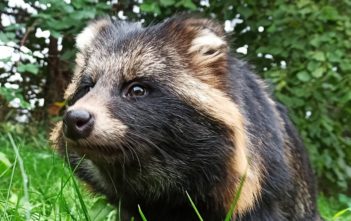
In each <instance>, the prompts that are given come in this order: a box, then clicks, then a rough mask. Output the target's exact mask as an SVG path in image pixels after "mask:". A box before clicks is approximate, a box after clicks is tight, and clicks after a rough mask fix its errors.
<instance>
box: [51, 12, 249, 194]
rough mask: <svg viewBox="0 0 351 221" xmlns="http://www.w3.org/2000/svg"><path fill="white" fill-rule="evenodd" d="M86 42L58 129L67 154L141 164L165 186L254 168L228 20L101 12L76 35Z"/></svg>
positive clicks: (147, 174)
mask: <svg viewBox="0 0 351 221" xmlns="http://www.w3.org/2000/svg"><path fill="white" fill-rule="evenodd" d="M77 47H78V49H79V53H78V54H77V59H76V70H75V75H74V77H73V80H72V82H71V84H70V85H69V86H68V88H67V90H66V93H65V98H66V99H67V101H68V105H69V106H68V108H67V111H66V113H65V114H64V116H63V121H62V122H60V123H58V124H57V126H56V128H55V130H54V132H53V134H52V140H53V142H54V143H55V144H56V146H57V148H58V149H59V150H60V151H61V152H63V153H65V151H66V148H67V152H69V153H74V154H77V155H79V156H83V155H84V156H85V158H87V159H90V160H91V161H92V162H94V163H96V164H98V165H101V164H110V165H115V164H114V163H116V162H118V164H117V165H119V166H120V167H123V168H124V167H126V168H128V166H129V170H128V171H132V170H138V169H140V170H142V171H143V172H142V175H141V176H143V177H144V178H145V177H147V179H148V182H149V184H150V182H151V181H150V180H153V181H155V180H156V181H155V182H159V184H160V183H162V186H167V184H169V185H173V184H174V185H180V186H182V188H186V187H184V186H186V184H185V185H184V183H189V185H190V183H191V182H192V181H196V183H200V185H201V182H203V183H206V182H210V183H211V182H212V183H214V182H218V180H219V177H217V176H212V175H211V176H210V175H209V174H224V175H223V176H225V173H228V171H231V170H234V171H235V172H237V173H238V174H240V175H242V174H243V173H244V172H245V170H246V169H247V160H246V153H245V151H246V150H245V145H246V143H245V142H246V139H245V132H244V125H243V124H244V123H243V117H242V115H241V114H240V110H239V108H238V107H237V105H236V104H235V102H234V101H233V100H232V98H230V96H228V95H229V92H228V91H229V90H230V85H228V84H229V82H228V74H229V71H228V69H229V64H228V63H229V61H228V59H229V58H228V53H229V52H228V45H227V41H226V40H225V36H224V33H223V31H222V27H221V26H220V25H218V24H216V23H214V22H212V21H210V20H206V19H194V18H172V19H169V20H167V21H165V22H164V23H161V24H159V25H155V26H151V27H146V28H143V27H141V26H140V25H139V24H137V23H126V22H115V21H111V20H110V19H102V20H98V21H95V22H92V23H91V24H90V25H89V26H88V27H86V28H85V29H84V30H83V32H82V33H81V34H79V35H78V36H77ZM233 146H235V147H236V149H235V151H234V149H233ZM234 152H235V154H234ZM121 165H122V166H121ZM132 165H133V166H134V167H133V166H132ZM223 168H229V169H225V170H223ZM116 170H118V169H117V168H116ZM131 173H132V172H131ZM133 174H135V173H133ZM135 177H138V176H135ZM191 177H192V178H191ZM198 177H202V178H204V180H200V181H199V180H196V179H198ZM145 179H146V178H145ZM194 179H195V180H194ZM206 179H207V180H206ZM138 182H140V180H139V181H138ZM171 183H172V184H171ZM160 185H161V184H160ZM165 188H166V187H165Z"/></svg>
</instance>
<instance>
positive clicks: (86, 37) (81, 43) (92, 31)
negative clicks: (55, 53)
mask: <svg viewBox="0 0 351 221" xmlns="http://www.w3.org/2000/svg"><path fill="white" fill-rule="evenodd" d="M110 24H111V21H110V19H108V18H104V19H100V20H96V21H93V22H91V23H90V24H89V25H88V26H87V27H85V28H84V29H83V31H82V32H81V33H80V34H78V35H77V37H76V46H77V48H78V49H79V51H81V52H83V51H85V50H86V49H88V48H89V46H90V45H91V44H92V42H93V41H94V39H95V38H96V36H97V35H98V34H99V32H100V31H101V30H102V29H103V28H104V27H106V26H108V25H110Z"/></svg>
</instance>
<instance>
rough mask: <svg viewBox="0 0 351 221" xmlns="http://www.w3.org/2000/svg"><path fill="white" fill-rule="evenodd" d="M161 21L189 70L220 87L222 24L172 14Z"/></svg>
mask: <svg viewBox="0 0 351 221" xmlns="http://www.w3.org/2000/svg"><path fill="white" fill-rule="evenodd" d="M168 23H169V24H168V25H167V22H166V23H165V24H166V26H168V28H169V30H168V32H169V33H170V34H171V36H170V38H171V41H172V40H173V43H172V44H174V43H175V44H176V47H177V50H178V51H179V54H181V55H182V57H183V58H184V61H186V62H187V64H188V67H190V69H192V70H193V71H192V73H193V74H194V75H195V76H196V77H198V78H201V80H204V81H206V82H208V83H210V84H213V85H214V86H216V87H217V86H218V87H221V85H220V84H222V83H223V81H224V77H223V74H225V73H227V72H228V71H227V68H228V65H227V59H228V51H229V48H228V43H227V41H226V38H225V32H224V30H223V26H222V25H220V24H218V23H217V22H214V21H212V20H209V19H198V18H185V19H184V18H174V19H173V20H172V19H171V20H170V21H168Z"/></svg>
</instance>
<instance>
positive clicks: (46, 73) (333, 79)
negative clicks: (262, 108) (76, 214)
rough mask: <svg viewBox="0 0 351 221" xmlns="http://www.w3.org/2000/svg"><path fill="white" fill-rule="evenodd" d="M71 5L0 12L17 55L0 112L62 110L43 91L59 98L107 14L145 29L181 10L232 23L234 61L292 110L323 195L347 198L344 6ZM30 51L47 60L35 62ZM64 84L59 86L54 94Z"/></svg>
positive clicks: (51, 1)
mask: <svg viewBox="0 0 351 221" xmlns="http://www.w3.org/2000/svg"><path fill="white" fill-rule="evenodd" d="M67 2H69V1H56V0H37V1H26V3H27V5H28V7H27V8H25V7H22V6H16V5H11V4H9V2H8V1H4V2H1V3H0V13H1V15H2V16H3V15H5V16H8V17H10V18H11V19H12V20H15V22H12V23H11V24H10V25H7V26H5V25H0V28H1V29H0V30H1V32H0V45H7V46H9V47H11V48H13V53H14V54H15V53H17V54H20V55H21V56H20V59H19V60H16V61H13V60H11V56H13V55H10V56H9V57H7V58H2V61H3V63H4V64H6V65H8V66H9V67H7V68H6V67H4V66H0V74H1V73H3V74H1V75H0V85H1V87H0V105H2V106H1V107H2V108H9V106H8V102H9V101H11V100H13V99H14V98H15V97H18V98H19V99H20V101H21V102H20V107H19V108H17V109H21V108H25V109H29V110H30V113H31V114H32V119H35V116H36V115H35V113H36V112H40V111H42V110H44V111H47V108H48V107H49V105H51V104H52V103H53V101H60V100H59V99H58V98H57V97H54V98H52V97H49V95H50V93H49V92H50V90H55V91H56V92H55V93H56V94H58V97H62V91H63V89H64V86H65V85H66V84H67V81H68V79H69V77H70V75H71V73H72V69H73V66H74V62H73V61H74V54H75V49H74V38H75V36H76V35H77V33H78V32H79V31H81V30H82V28H83V27H84V26H85V25H86V23H87V22H88V21H89V20H91V19H93V18H97V17H101V16H106V15H110V16H113V17H115V18H117V19H127V20H132V21H143V22H144V23H145V24H150V23H156V22H158V21H161V20H163V19H164V18H167V17H169V16H172V15H173V14H175V13H180V12H183V11H187V12H192V13H195V14H196V13H200V14H202V15H204V16H205V17H208V18H215V19H217V20H218V21H219V22H222V23H224V22H225V21H226V24H227V25H228V24H229V30H230V24H232V27H231V28H232V29H233V30H232V31H231V32H228V37H229V38H230V39H232V41H231V42H232V48H233V54H234V55H235V56H239V57H242V58H244V59H245V60H248V61H250V63H252V64H254V65H255V67H254V69H255V70H256V72H257V73H258V74H260V75H261V76H263V77H264V78H265V79H266V80H267V82H268V83H269V85H271V87H272V88H273V89H272V90H273V91H274V94H275V95H276V98H277V99H278V100H279V101H281V102H282V103H284V104H285V105H286V106H287V107H288V109H289V110H290V116H291V118H292V120H293V121H294V123H295V124H296V125H297V127H298V129H299V131H300V133H301V135H302V137H303V139H304V142H305V144H306V146H307V148H308V150H309V152H310V155H311V159H312V161H313V165H314V168H315V171H316V173H317V175H318V177H319V180H320V188H321V189H323V190H330V187H334V188H335V187H341V188H342V189H343V190H345V191H347V188H348V187H347V183H348V182H350V180H351V179H350V178H351V167H350V166H351V163H350V162H351V130H350V124H351V41H350V39H351V17H350V15H351V2H350V1H349V0H340V1H334V0H321V1H312V0H297V1H293V2H291V1H285V0H274V1H268V0H263V1H262V0H261V1H258V0H242V1H209V2H208V1H196V0H181V1H175V0H159V1H151V0H144V1H129V0H120V1H118V3H114V2H110V1H93V0H72V1H71V2H70V3H67ZM28 8H32V9H33V10H34V11H35V13H33V12H31V10H28ZM33 10H32V11H33ZM2 18H3V17H2ZM233 24H235V25H233ZM38 28H40V29H41V30H48V31H50V37H49V38H48V39H45V38H43V37H36V34H35V33H36V31H37V30H38ZM55 42H56V44H54V43H55ZM23 47H25V48H26V49H24V48H23ZM55 47H56V48H55ZM238 47H244V48H246V49H247V54H245V55H242V54H238V53H235V49H236V48H238ZM27 49H28V50H27ZM45 49H46V52H45ZM54 49H56V52H55V50H54ZM36 51H39V52H40V53H42V54H43V55H44V56H42V57H41V56H38V54H37V53H35V52H36ZM48 51H49V52H48ZM28 56H29V57H32V59H28V58H27V57H28ZM53 58H54V59H58V61H59V63H55V62H53V60H52V59H53ZM52 70H57V72H52ZM16 73H19V74H20V76H21V77H22V78H23V80H22V81H20V80H15V81H12V82H11V83H12V84H18V85H19V88H11V87H5V86H4V85H5V84H6V82H9V81H10V80H11V76H13V75H15V74H16ZM62 73H68V74H66V75H64V74H62ZM61 81H63V82H64V83H63V84H62V85H61V87H59V88H55V89H52V88H53V87H54V85H57V83H58V82H61ZM51 96H53V95H51ZM33 98H44V99H45V103H44V106H43V107H42V106H40V105H39V104H38V103H34V104H31V105H30V104H29V103H30V99H33ZM61 99H62V98H61ZM6 113H8V112H6ZM6 113H1V111H0V119H5V118H4V117H3V118H1V114H3V115H4V114H6ZM6 119H7V118H6ZM349 188H350V187H349ZM348 191H350V189H348Z"/></svg>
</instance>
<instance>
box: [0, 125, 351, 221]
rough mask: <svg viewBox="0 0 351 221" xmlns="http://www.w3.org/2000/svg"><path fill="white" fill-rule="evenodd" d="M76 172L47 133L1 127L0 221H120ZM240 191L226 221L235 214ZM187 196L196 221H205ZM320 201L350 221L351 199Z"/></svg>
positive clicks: (339, 219) (332, 215)
mask: <svg viewBox="0 0 351 221" xmlns="http://www.w3.org/2000/svg"><path fill="white" fill-rule="evenodd" d="M74 170H75V168H69V167H68V166H67V164H66V163H64V162H63V160H62V159H61V157H59V156H58V155H57V153H56V152H55V151H53V150H52V149H51V148H50V147H49V144H48V143H47V138H46V136H45V135H44V134H43V133H37V134H35V135H30V134H26V133H23V130H19V131H18V130H17V129H16V130H9V131H6V130H3V129H2V128H1V126H0V220H1V221H3V220H4V221H12V220H34V221H35V220H67V221H68V220H77V221H80V220H94V221H95V220H96V221H102V220H107V221H109V220H111V221H112V220H113V221H115V220H116V218H119V220H120V219H121V217H120V213H119V211H120V204H119V206H118V208H117V210H116V209H114V208H112V207H111V206H110V205H109V204H107V203H106V200H105V199H104V198H103V197H99V196H95V195H92V194H91V193H89V192H88V191H87V190H86V189H87V188H85V187H84V184H83V183H82V182H79V181H78V180H77V179H76V178H75V176H74V172H73V171H74ZM244 180H245V178H243V179H242V182H241V183H243V181H244ZM239 186H241V187H242V184H241V185H239ZM240 189H241V188H240V187H239V189H238V191H237V192H238V194H237V195H236V196H235V197H234V199H233V204H232V207H231V209H230V211H229V213H228V215H227V217H226V221H228V220H230V219H231V217H230V216H231V215H232V214H233V213H234V211H235V205H236V203H237V200H238V197H239V196H240V191H241V190H240ZM187 195H188V200H189V205H190V206H192V207H193V208H194V213H196V214H197V217H198V219H199V220H200V221H202V220H206V217H202V216H201V214H200V212H199V211H198V210H197V208H196V205H195V203H194V202H193V201H192V200H191V197H190V196H189V194H187ZM318 201H319V207H320V212H321V214H322V216H323V217H324V218H325V220H327V221H328V220H330V221H351V197H350V196H346V195H342V194H339V195H336V196H333V197H326V196H323V195H321V196H320V197H319V200H318ZM138 209H139V213H140V217H141V219H142V220H143V221H145V220H147V218H148V217H147V216H145V214H147V211H142V208H140V207H139V208H138ZM143 212H145V214H144V213H143ZM117 220H118V219H117ZM149 221H153V220H149Z"/></svg>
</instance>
